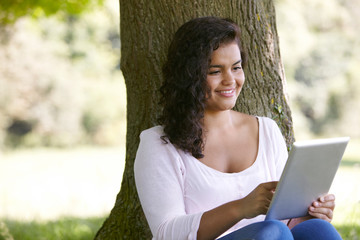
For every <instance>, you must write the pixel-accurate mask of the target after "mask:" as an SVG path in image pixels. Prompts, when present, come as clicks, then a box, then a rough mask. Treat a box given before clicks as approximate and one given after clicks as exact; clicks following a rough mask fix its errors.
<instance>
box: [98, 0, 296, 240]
mask: <svg viewBox="0 0 360 240" xmlns="http://www.w3.org/2000/svg"><path fill="white" fill-rule="evenodd" d="M210 15H212V16H219V17H226V18H231V19H233V20H234V21H235V22H237V23H238V24H239V26H240V28H241V29H242V41H243V45H244V48H245V50H246V52H247V53H248V59H249V61H248V66H247V68H245V76H246V83H245V85H244V87H243V90H242V93H241V94H240V97H239V101H238V103H237V105H236V107H235V108H236V110H238V111H242V112H245V113H249V114H253V115H258V116H268V117H271V118H273V119H274V120H276V121H277V123H278V125H279V127H280V128H281V130H282V133H283V134H284V136H285V137H286V142H287V144H288V146H290V145H291V143H292V142H293V141H294V137H293V130H292V121H291V113H290V109H289V107H288V105H287V103H286V97H285V91H284V86H285V76H284V71H283V66H282V63H281V59H280V51H279V41H278V35H277V30H276V24H275V10H274V4H273V1H272V0H266V1H250V0H244V1H240V0H229V1H221V0H218V1H215V0H197V1H166V0H151V1H150V0H146V1H145V0H136V1H135V0H133V1H131V0H123V1H121V2H120V16H121V17H120V20H121V44H122V47H121V69H122V71H123V74H124V78H125V82H126V88H127V137H126V164H125V170H124V175H123V181H122V185H121V191H120V193H119V194H118V196H117V198H116V203H115V206H114V208H113V209H112V211H111V213H110V216H109V217H108V218H107V219H106V221H105V222H104V224H103V226H102V227H101V229H100V230H99V231H98V233H97V235H96V239H151V233H150V230H149V227H148V225H147V222H146V219H145V217H144V214H143V212H142V209H141V205H140V203H139V199H138V196H137V192H136V188H135V182H134V173H133V165H134V159H135V155H136V150H137V147H138V144H139V134H140V132H141V131H142V130H144V129H146V128H149V127H152V126H154V125H156V119H157V117H158V115H159V112H160V108H159V106H158V101H159V93H158V88H159V87H160V85H161V82H162V75H161V67H162V64H163V62H164V60H165V56H166V51H167V47H168V45H169V43H170V40H171V38H172V36H173V34H174V32H175V31H176V30H177V28H178V27H179V26H180V25H182V24H183V23H185V22H186V21H188V20H190V19H192V18H194V17H199V16H210Z"/></svg>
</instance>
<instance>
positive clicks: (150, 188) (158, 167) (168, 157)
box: [134, 127, 202, 240]
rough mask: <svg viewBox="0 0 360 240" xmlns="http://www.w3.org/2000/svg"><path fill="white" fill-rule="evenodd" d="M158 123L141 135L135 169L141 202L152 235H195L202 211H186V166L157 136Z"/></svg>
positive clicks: (170, 147)
mask: <svg viewBox="0 0 360 240" xmlns="http://www.w3.org/2000/svg"><path fill="white" fill-rule="evenodd" d="M161 132H162V130H161V127H155V128H151V129H148V130H145V131H144V132H142V133H141V135H140V145H139V148H138V150H137V153H136V159H135V165H134V171H135V183H136V188H137V191H138V195H139V198H140V202H141V206H142V208H143V211H144V213H145V216H146V219H147V222H148V224H149V226H150V229H151V232H152V234H153V239H159V240H160V239H166V240H167V239H179V240H180V239H196V235H197V231H198V228H199V224H200V220H201V216H202V213H197V214H191V215H187V214H186V212H185V205H184V197H183V193H184V174H185V168H184V166H183V163H182V161H181V159H180V155H179V154H178V152H177V150H176V149H175V147H174V146H173V145H172V144H171V143H168V144H164V143H163V141H162V140H161V139H160V136H161V134H162V133H161Z"/></svg>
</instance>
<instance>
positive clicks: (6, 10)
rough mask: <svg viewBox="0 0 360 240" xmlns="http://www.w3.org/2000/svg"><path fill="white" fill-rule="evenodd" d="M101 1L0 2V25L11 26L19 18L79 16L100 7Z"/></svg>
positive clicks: (44, 0)
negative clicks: (56, 15) (55, 15)
mask: <svg viewBox="0 0 360 240" xmlns="http://www.w3.org/2000/svg"><path fill="white" fill-rule="evenodd" d="M103 2H104V1H103V0H76V1H70V0H65V1H47V0H20V1H13V0H2V1H1V2H0V23H2V24H13V23H15V22H16V21H17V20H18V19H19V18H21V17H25V16H32V17H34V18H39V17H43V16H50V15H54V14H65V15H68V14H70V15H79V14H81V13H82V12H85V11H88V10H91V9H94V8H95V7H98V6H101V5H102V4H103Z"/></svg>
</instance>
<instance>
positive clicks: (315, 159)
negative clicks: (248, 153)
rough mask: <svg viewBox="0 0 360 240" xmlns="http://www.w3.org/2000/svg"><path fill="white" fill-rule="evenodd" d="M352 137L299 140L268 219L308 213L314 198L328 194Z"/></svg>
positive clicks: (285, 170)
mask: <svg viewBox="0 0 360 240" xmlns="http://www.w3.org/2000/svg"><path fill="white" fill-rule="evenodd" d="M349 140H350V138H349V137H342V138H330V139H321V140H310V141H304V142H295V143H294V144H293V147H292V149H291V151H290V153H289V157H288V160H287V162H286V165H285V168H284V171H283V173H282V175H281V177H280V180H279V183H278V185H277V187H276V190H275V193H274V196H273V199H272V201H271V203H270V207H269V209H268V212H267V214H266V218H265V220H270V219H277V220H283V219H290V218H296V217H303V216H306V215H308V208H309V206H310V205H311V204H312V202H313V201H315V200H317V199H318V198H319V197H320V196H322V195H324V194H326V193H328V191H329V189H330V186H331V183H332V181H333V179H334V177H335V173H336V171H337V169H338V167H339V165H340V161H341V159H342V156H343V154H344V151H345V148H346V146H347V143H348V142H349Z"/></svg>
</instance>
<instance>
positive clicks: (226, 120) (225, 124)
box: [204, 110, 235, 132]
mask: <svg viewBox="0 0 360 240" xmlns="http://www.w3.org/2000/svg"><path fill="white" fill-rule="evenodd" d="M234 127H235V122H234V116H233V113H232V110H227V111H216V112H213V111H205V114H204V129H205V131H206V132H209V131H212V130H221V129H222V130H228V129H232V128H234Z"/></svg>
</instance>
